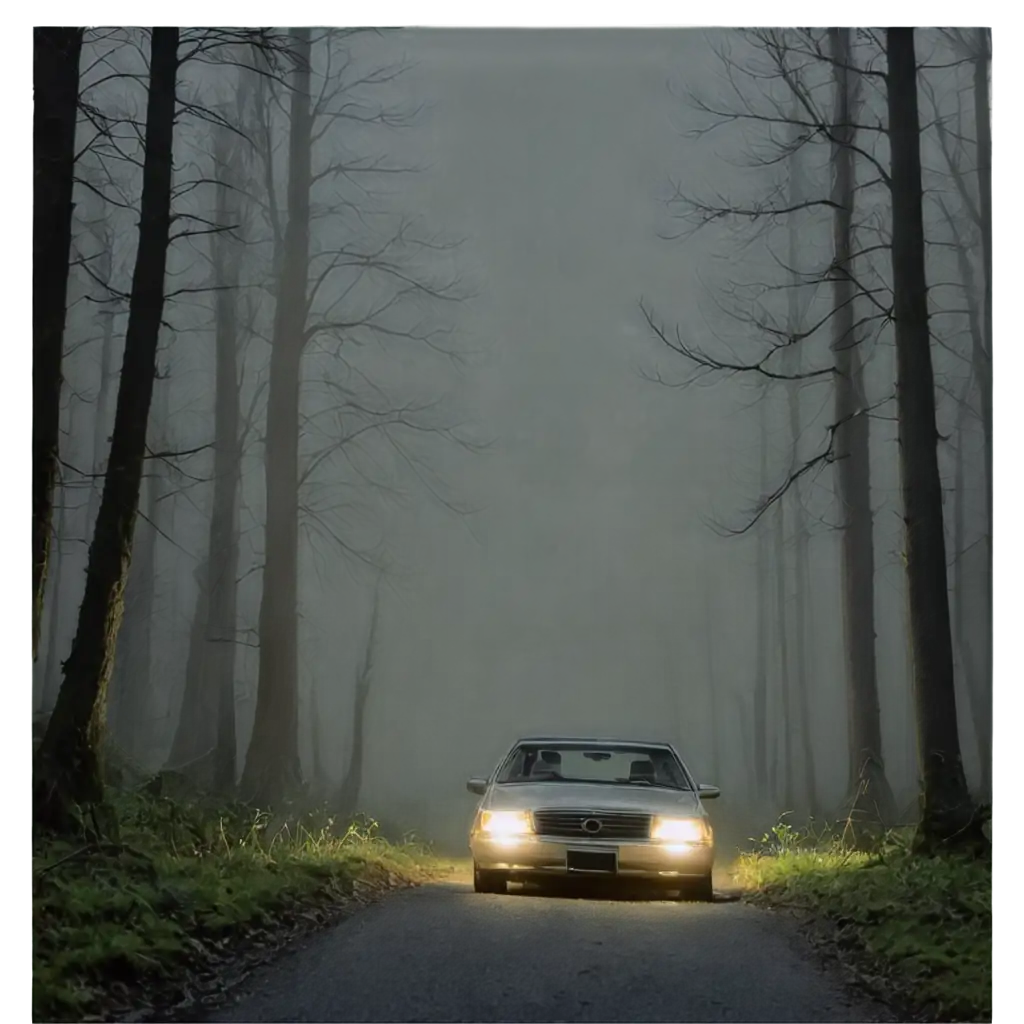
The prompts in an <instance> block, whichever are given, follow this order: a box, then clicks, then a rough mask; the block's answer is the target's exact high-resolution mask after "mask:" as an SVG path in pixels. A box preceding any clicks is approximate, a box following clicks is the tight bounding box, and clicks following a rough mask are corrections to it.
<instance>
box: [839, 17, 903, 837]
mask: <svg viewBox="0 0 1024 1024" xmlns="http://www.w3.org/2000/svg"><path fill="white" fill-rule="evenodd" d="M828 31H829V39H830V42H831V50H832V56H833V62H832V72H833V76H834V80H835V108H834V113H833V120H834V123H835V125H836V128H835V142H834V143H833V146H832V193H831V199H832V228H833V253H834V263H833V268H832V307H833V309H834V310H835V315H834V316H833V318H832V353H833V358H834V359H835V368H836V372H835V378H834V389H835V390H834V399H835V422H836V424H837V427H836V431H835V462H836V492H837V494H836V496H837V499H838V502H839V509H840V516H841V519H840V522H841V530H842V533H841V537H842V548H841V550H842V581H843V632H844V643H843V651H844V654H845V658H846V680H847V692H848V700H849V717H848V721H849V730H850V758H851V763H850V788H851V791H852V796H853V801H854V806H855V807H857V808H858V809H859V810H860V811H861V812H863V813H865V814H867V815H868V816H870V817H872V818H876V819H878V820H880V821H881V822H882V823H883V824H884V823H891V822H892V821H893V820H894V816H895V801H894V799H893V795H892V788H891V787H890V785H889V780H888V778H887V776H886V773H885V762H884V760H883V757H882V721H881V711H880V709H879V703H878V672H877V664H876V652H875V543H874V518H873V515H872V512H871V452H870V437H869V421H868V407H869V404H870V403H869V402H868V399H867V395H866V393H865V388H864V370H863V365H862V359H861V353H860V349H859V347H858V345H859V342H860V340H861V339H860V337H859V336H858V327H857V324H856V323H855V319H854V314H855V308H854V301H855V288H854V280H855V276H854V266H853V259H854V252H855V247H854V242H853V212H854V204H855V176H856V168H855V165H854V157H855V153H854V149H853V147H854V145H855V144H856V129H855V127H854V116H855V111H856V107H857V102H856V96H855V86H854V83H855V82H856V77H855V72H853V71H851V70H850V69H851V65H852V58H851V53H850V43H849V29H844V28H830V29H829V30H828Z"/></svg>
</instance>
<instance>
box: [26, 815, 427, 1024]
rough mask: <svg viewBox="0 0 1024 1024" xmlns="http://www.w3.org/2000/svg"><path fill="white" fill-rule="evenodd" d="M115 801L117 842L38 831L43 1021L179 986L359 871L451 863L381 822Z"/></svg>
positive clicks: (314, 916)
mask: <svg viewBox="0 0 1024 1024" xmlns="http://www.w3.org/2000/svg"><path fill="white" fill-rule="evenodd" d="M116 809H117V812H118V820H119V837H118V840H117V842H111V843H102V844H93V845H85V844H83V845H80V846H76V845H74V844H72V843H69V842H67V841H64V840H57V839H53V838H50V837H46V836H40V837H37V839H36V840H35V843H34V850H33V912H34V913H33V965H34V971H33V1013H34V1017H35V1018H36V1019H43V1020H81V1019H82V1018H83V1017H94V1018H100V1019H104V1018H108V1017H110V1016H111V1015H112V1014H114V1013H116V1012H118V1011H124V1010H128V1009H135V1008H137V1007H138V1006H140V1005H145V1003H146V1002H147V1001H151V1000H153V1001H155V999H158V998H160V996H161V995H162V996H166V997H167V998H173V997H174V994H175V992H176V991H177V990H180V988H181V986H182V984H183V983H184V982H185V981H186V979H187V978H188V977H189V975H190V973H191V972H195V971H200V972H203V971H209V969H210V967H211V965H216V963H218V962H221V961H222V960H223V959H224V958H225V956H227V955H230V954H231V953H233V952H236V951H238V950H239V949H243V948H245V947H247V946H248V947H252V946H254V945H256V946H258V945H260V944H272V943H273V942H274V941H275V938H277V939H279V938H280V936H281V935H282V934H284V933H288V932H289V931H290V930H292V929H294V928H295V927H296V926H297V925H301V924H303V923H306V922H315V921H318V920H322V919H324V917H325V915H326V912H327V911H329V910H330V909H332V908H336V907H337V906H338V905H339V904H340V903H342V902H343V901H345V900H346V898H348V897H351V895H352V893H353V887H354V883H355V881H356V880H357V879H358V880H360V881H364V882H366V883H367V884H369V885H376V886H379V887H384V886H390V885H394V884H402V883H413V882H416V881H421V880H424V879H426V878H427V877H430V876H432V875H434V874H437V873H439V872H440V871H443V870H445V868H446V865H445V864H444V863H443V862H441V861H439V860H437V859H435V858H433V857H432V856H431V855H430V853H429V851H428V850H427V849H426V848H425V847H423V846H421V845H417V844H413V843H406V844H404V845H393V844H390V843H388V842H386V841H385V840H383V839H381V838H380V837H379V836H378V835H377V833H376V828H375V826H374V824H373V823H372V822H362V823H358V824H354V825H349V826H344V827H339V823H337V822H335V821H333V820H332V819H331V818H329V817H328V816H326V815H316V814H309V815H305V816H302V817H300V818H298V819H293V820H291V821H289V822H288V823H287V824H283V825H280V826H277V825H272V824H271V822H270V821H269V819H268V817H267V815H265V814H260V813H253V812H251V811H248V810H246V809H244V808H240V807H228V808H212V807H208V806H207V807H200V806H194V805H188V804H183V803H180V802H174V801H171V800H167V799H161V798H152V797H144V796H133V797H131V798H122V799H121V800H119V802H118V805H117V808H116Z"/></svg>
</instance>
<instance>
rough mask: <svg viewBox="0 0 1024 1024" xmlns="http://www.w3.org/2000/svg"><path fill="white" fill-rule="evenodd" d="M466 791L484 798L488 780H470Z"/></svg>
mask: <svg viewBox="0 0 1024 1024" xmlns="http://www.w3.org/2000/svg"><path fill="white" fill-rule="evenodd" d="M466 789H468V790H469V791H470V793H475V794H476V795H477V796H483V795H484V793H486V792H487V780H486V779H470V780H469V782H467V783H466Z"/></svg>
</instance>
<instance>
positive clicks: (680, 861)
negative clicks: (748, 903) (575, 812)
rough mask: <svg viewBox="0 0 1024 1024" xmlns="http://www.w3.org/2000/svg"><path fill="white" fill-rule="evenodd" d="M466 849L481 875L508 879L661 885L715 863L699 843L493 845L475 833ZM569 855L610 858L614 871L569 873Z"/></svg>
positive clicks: (528, 841) (542, 839)
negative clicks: (609, 855) (486, 873)
mask: <svg viewBox="0 0 1024 1024" xmlns="http://www.w3.org/2000/svg"><path fill="white" fill-rule="evenodd" d="M469 848H470V851H471V852H472V854H473V861H474V862H475V864H476V866H477V867H478V868H480V869H481V870H484V871H501V872H504V873H507V874H508V876H509V877H510V878H518V879H529V878H548V877H562V878H566V877H572V878H575V877H579V878H593V879H595V880H596V879H600V878H612V877H619V878H623V879H632V880H636V881H663V882H666V883H668V882H671V881H672V879H676V878H678V879H681V880H685V879H690V878H700V877H703V876H706V875H707V874H708V873H709V872H710V871H711V868H712V865H713V863H714V859H715V851H714V847H713V846H712V845H710V844H697V843H662V842H652V841H643V840H636V841H628V842H616V843H608V842H597V841H592V840H591V841H588V840H575V839H573V840H567V839H554V838H549V837H547V836H535V835H526V836H516V837H514V838H513V837H509V838H507V839H506V838H501V839H495V838H492V837H490V836H486V835H483V834H481V833H476V834H474V835H471V836H470V840H469ZM571 851H586V852H614V853H615V855H616V865H615V870H614V871H588V870H576V869H570V868H569V867H567V854H569V853H570V852H571Z"/></svg>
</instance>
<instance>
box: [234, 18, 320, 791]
mask: <svg viewBox="0 0 1024 1024" xmlns="http://www.w3.org/2000/svg"><path fill="white" fill-rule="evenodd" d="M291 36H292V40H293V44H294V47H295V52H296V58H295V59H296V67H295V72H294V80H293V85H292V97H291V117H290V135H289V154H288V168H289V174H288V224H287V227H286V229H285V237H284V248H283V254H282V267H281V277H280V280H279V282H278V287H277V305H276V308H275V311H274V334H273V343H272V348H271V356H270V387H269V394H268V398H267V428H266V451H265V475H266V494H267V518H266V531H265V542H264V549H265V552H266V561H265V564H264V568H263V595H262V599H261V601H260V617H259V632H260V665H259V686H258V691H257V696H256V716H255V721H254V723H253V731H252V738H251V739H250V741H249V749H248V752H247V755H246V760H245V769H244V771H243V773H242V795H243V797H244V798H245V799H248V800H254V801H260V802H266V803H274V802H276V801H278V800H280V799H281V798H283V797H284V796H286V795H287V794H288V793H289V791H292V790H294V789H297V788H298V786H299V785H301V781H302V768H301V764H300V762H299V749H298V747H299V736H298V519H299V486H298V450H299V379H300V369H301V364H302V350H303V347H304V344H305V330H306V311H307V310H306V306H307V298H306V296H307V287H308V274H309V192H310V185H311V170H310V159H311V148H312V115H311V109H310V93H309V88H310V86H309V81H310V70H309V62H310V32H309V29H294V30H292V33H291Z"/></svg>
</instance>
